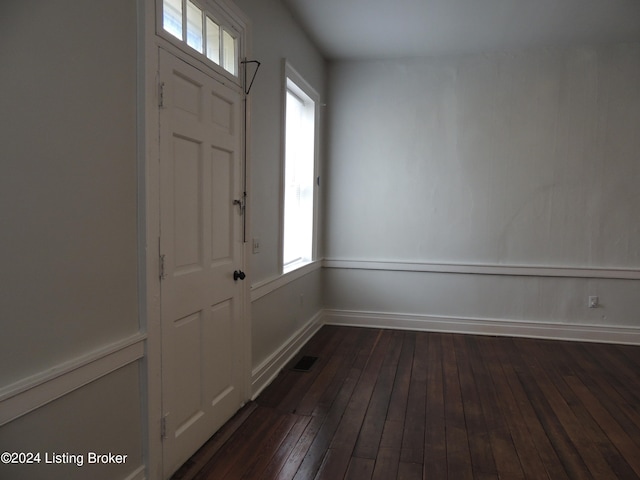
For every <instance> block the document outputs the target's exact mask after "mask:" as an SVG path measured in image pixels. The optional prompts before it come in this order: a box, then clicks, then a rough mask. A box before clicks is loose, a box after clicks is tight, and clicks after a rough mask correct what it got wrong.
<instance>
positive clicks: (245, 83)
mask: <svg viewBox="0 0 640 480" xmlns="http://www.w3.org/2000/svg"><path fill="white" fill-rule="evenodd" d="M240 63H242V64H243V65H245V68H244V88H245V91H244V94H245V95H249V92H250V91H251V86H252V85H253V81H254V80H255V79H256V75H257V74H258V69H259V68H260V62H259V61H258V60H243V61H242V62H240ZM247 63H255V64H256V69H255V70H254V71H253V77H251V82H250V83H249V87H247V67H246V65H247Z"/></svg>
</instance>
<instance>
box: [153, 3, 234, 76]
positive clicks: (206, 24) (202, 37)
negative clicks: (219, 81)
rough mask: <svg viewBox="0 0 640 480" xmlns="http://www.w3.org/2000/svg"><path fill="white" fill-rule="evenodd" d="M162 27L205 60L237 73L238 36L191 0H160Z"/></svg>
mask: <svg viewBox="0 0 640 480" xmlns="http://www.w3.org/2000/svg"><path fill="white" fill-rule="evenodd" d="M162 28H163V30H164V31H165V32H167V33H169V34H170V35H172V36H173V37H175V38H176V39H178V40H180V41H181V42H182V43H184V44H186V45H187V46H188V47H190V48H191V49H192V50H195V51H196V52H198V53H199V54H200V55H202V56H203V57H205V58H206V59H207V60H208V61H210V62H213V63H214V64H215V65H218V66H220V67H222V68H223V69H224V70H226V71H227V72H229V73H230V74H231V75H233V76H234V77H237V76H238V50H239V49H238V36H237V34H236V33H235V32H234V31H233V30H232V29H231V28H230V27H228V26H226V25H224V24H223V22H221V21H219V20H217V19H216V18H215V17H214V16H213V15H212V14H211V13H210V12H208V11H206V10H205V9H203V8H201V7H200V6H199V5H198V4H197V3H195V2H193V1H191V0H162Z"/></svg>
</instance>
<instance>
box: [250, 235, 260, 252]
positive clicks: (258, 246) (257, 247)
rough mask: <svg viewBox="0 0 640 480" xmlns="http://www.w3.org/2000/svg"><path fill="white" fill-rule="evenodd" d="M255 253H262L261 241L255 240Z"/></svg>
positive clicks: (253, 243)
mask: <svg viewBox="0 0 640 480" xmlns="http://www.w3.org/2000/svg"><path fill="white" fill-rule="evenodd" d="M252 246H253V253H260V239H259V238H254V239H253V242H252Z"/></svg>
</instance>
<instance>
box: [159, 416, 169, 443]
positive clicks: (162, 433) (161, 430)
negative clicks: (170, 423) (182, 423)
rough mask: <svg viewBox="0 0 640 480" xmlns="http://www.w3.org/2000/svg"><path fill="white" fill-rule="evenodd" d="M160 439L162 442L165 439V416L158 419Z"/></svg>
mask: <svg viewBox="0 0 640 480" xmlns="http://www.w3.org/2000/svg"><path fill="white" fill-rule="evenodd" d="M160 438H161V439H162V440H164V439H165V438H167V416H166V415H165V416H164V417H162V418H161V419H160Z"/></svg>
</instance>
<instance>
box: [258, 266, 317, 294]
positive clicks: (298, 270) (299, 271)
mask: <svg viewBox="0 0 640 480" xmlns="http://www.w3.org/2000/svg"><path fill="white" fill-rule="evenodd" d="M290 267H292V268H291V269H290V270H286V271H284V272H283V273H282V275H278V276H276V277H272V278H269V279H267V280H263V281H261V282H258V283H256V284H254V285H251V301H252V302H254V301H256V300H258V299H259V298H262V297H264V296H265V295H269V294H270V293H271V292H273V291H275V290H277V289H279V288H282V287H284V286H285V285H287V284H288V283H291V282H293V281H295V280H297V279H299V278H301V277H304V276H305V275H307V274H309V273H311V272H315V271H316V270H319V269H320V268H322V259H318V260H312V261H311V262H304V263H303V262H299V263H296V264H292V265H290Z"/></svg>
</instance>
